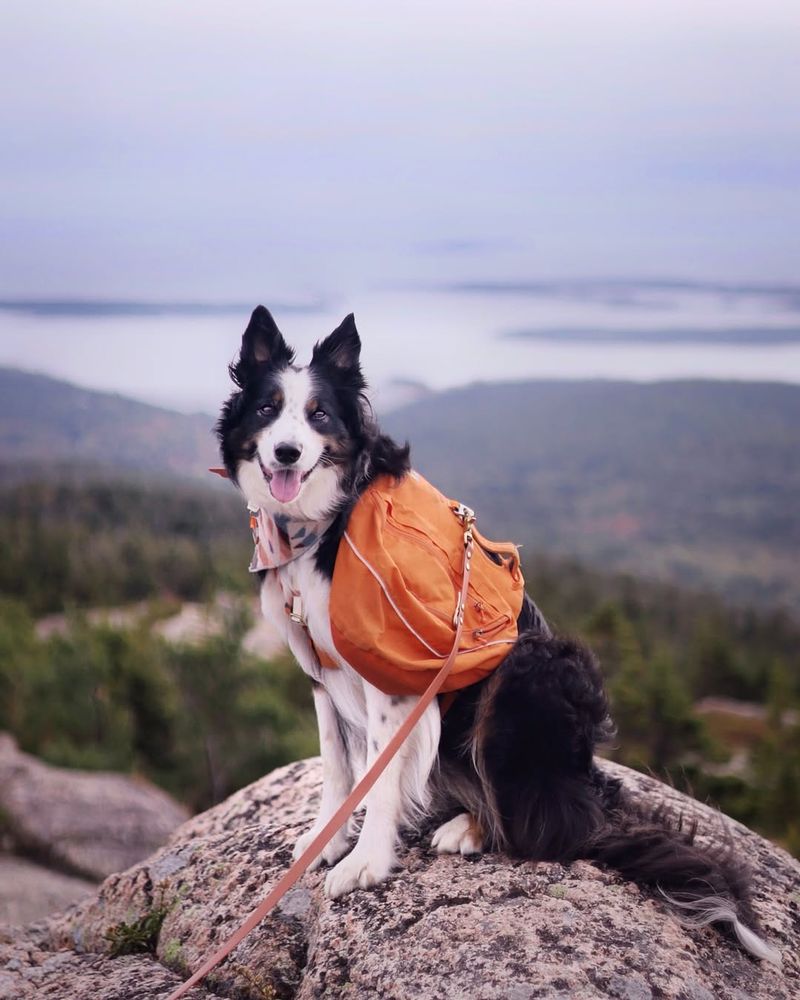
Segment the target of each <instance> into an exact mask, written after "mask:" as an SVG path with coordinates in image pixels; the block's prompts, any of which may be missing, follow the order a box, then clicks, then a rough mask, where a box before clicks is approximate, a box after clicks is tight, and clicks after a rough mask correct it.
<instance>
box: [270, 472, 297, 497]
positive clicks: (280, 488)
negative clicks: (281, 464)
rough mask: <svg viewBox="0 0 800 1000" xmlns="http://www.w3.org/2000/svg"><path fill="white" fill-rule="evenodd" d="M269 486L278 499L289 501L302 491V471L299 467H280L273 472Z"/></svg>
mask: <svg viewBox="0 0 800 1000" xmlns="http://www.w3.org/2000/svg"><path fill="white" fill-rule="evenodd" d="M269 488H270V492H271V493H272V495H273V496H274V497H275V499H276V500H280V502H281V503H288V502H289V501H290V500H294V498H295V497H296V496H297V494H298V493H299V492H300V473H299V472H298V471H297V469H278V470H277V471H276V472H273V473H272V479H270V481H269Z"/></svg>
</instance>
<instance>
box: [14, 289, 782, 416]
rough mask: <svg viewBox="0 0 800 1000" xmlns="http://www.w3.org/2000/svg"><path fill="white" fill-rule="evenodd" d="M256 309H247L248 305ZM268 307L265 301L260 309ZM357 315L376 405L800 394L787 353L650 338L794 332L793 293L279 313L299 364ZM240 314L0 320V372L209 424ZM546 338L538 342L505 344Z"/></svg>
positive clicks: (473, 292)
mask: <svg viewBox="0 0 800 1000" xmlns="http://www.w3.org/2000/svg"><path fill="white" fill-rule="evenodd" d="M254 304H255V303H254ZM265 304H266V305H269V304H270V303H269V302H267V303H265ZM351 309H352V310H354V311H355V313H356V320H357V323H358V327H359V330H360V332H361V336H362V340H363V342H364V364H365V368H366V371H367V373H368V375H369V377H370V380H371V382H372V384H373V386H375V387H376V390H377V395H378V400H379V402H380V400H381V398H382V399H383V400H384V403H385V405H388V404H389V403H391V402H394V401H395V400H396V398H397V396H396V393H395V391H394V390H392V389H391V388H390V383H392V382H393V381H394V380H397V379H411V380H416V381H420V382H424V383H425V384H426V385H428V386H431V387H432V388H436V389H439V388H446V387H451V386H455V385H460V384H464V383H467V382H471V381H475V380H479V379H483V380H502V379H520V378H535V377H538V378H595V377H602V378H615V379H633V380H643V381H650V380H656V379H665V378H720V379H757V380H778V381H784V382H793V383H800V333H798V336H797V338H794V342H793V343H792V342H790V343H783V344H775V343H772V344H770V343H764V344H760V343H752V344H750V343H745V344H739V343H736V344H727V343H708V342H703V341H702V340H698V341H697V342H691V343H685V342H681V343H669V342H666V343H665V342H657V343H650V342H648V341H647V339H646V338H647V335H648V332H649V331H654V332H655V331H659V330H665V329H668V330H684V331H692V333H693V336H695V337H700V336H701V335H702V331H716V330H721V329H731V328H743V329H746V330H774V329H780V330H784V331H788V332H789V334H790V339H792V336H793V335H792V333H791V331H799V330H800V309H799V307H798V301H797V296H796V294H795V293H793V292H791V293H786V294H782V293H781V294H779V293H777V292H776V293H770V294H765V293H763V292H753V293H748V292H747V291H746V290H745V291H741V292H737V293H736V294H731V293H729V292H721V291H720V290H719V289H709V288H696V289H691V288H690V289H686V288H683V289H680V288H678V289H675V288H668V287H658V286H647V285H642V286H636V285H633V286H626V287H625V288H624V289H619V288H610V289H609V288H598V287H597V286H587V287H580V286H578V287H576V286H570V287H569V288H566V289H564V288H562V289H558V288H547V287H545V288H539V289H517V290H512V289H505V290H498V289H464V288H461V289H456V290H450V291H447V290H438V291H419V290H397V291H381V292H375V291H373V292H370V293H367V294H363V295H359V296H358V298H357V300H354V301H343V302H341V303H340V304H339V305H337V306H330V305H326V306H322V307H313V308H310V309H309V310H307V311H294V310H291V311H290V310H285V311H283V312H281V311H280V310H279V309H277V308H276V310H275V312H276V318H277V319H278V322H279V324H280V325H281V327H282V329H283V330H284V332H285V335H286V337H287V339H288V340H289V342H290V343H292V344H293V345H294V346H295V347H296V348H297V350H298V356H299V358H300V360H304V359H306V358H307V357H308V355H309V354H310V350H311V347H312V345H313V343H314V341H315V340H317V339H319V338H320V337H321V336H324V335H325V334H326V333H328V332H329V331H330V330H331V329H332V328H333V327H334V326H335V325H336V324H337V323H338V322H339V320H340V319H341V318H342V316H343V315H344V314H345V313H346V312H348V311H350V310H351ZM246 320H247V311H246V310H244V309H243V310H242V311H241V312H240V311H238V310H234V311H231V312H225V311H221V312H215V313H213V314H206V315H203V314H197V315H185V314H183V315H181V314H165V315H152V316H141V315H125V314H122V315H119V314H114V315H102V314H101V315H76V314H75V313H74V312H68V313H66V314H58V312H56V313H55V314H48V315H40V314H36V313H33V312H31V311H26V310H22V309H20V310H2V311H0V364H7V365H14V366H18V367H24V368H27V369H32V370H37V371H42V372H46V373H49V374H52V375H55V376H57V377H60V378H66V379H69V380H70V381H74V382H77V383H79V384H81V385H85V386H88V387H94V388H102V389H108V390H113V391H117V392H120V393H124V394H126V395H130V396H134V397H137V398H140V399H145V400H147V401H150V402H155V403H159V404H162V405H166V406H169V407H172V408H176V409H182V410H205V411H210V412H214V411H216V409H217V408H218V405H219V402H220V400H221V399H222V398H224V397H225V396H226V395H227V393H228V391H229V383H228V379H227V373H226V365H227V363H228V362H229V361H230V360H231V358H232V357H233V355H234V354H235V352H236V350H237V347H238V343H239V338H240V336H241V332H242V330H243V328H244V326H245V324H246ZM576 329H577V330H592V329H599V330H604V331H608V330H620V331H636V336H637V338H639V339H637V340H635V341H634V342H611V343H608V342H604V343H583V342H575V341H573V340H563V339H562V340H559V339H558V336H557V334H554V333H552V331H554V330H567V331H570V330H576ZM519 331H526V332H530V331H534V332H535V331H540V332H541V333H543V334H545V333H546V334H547V338H546V339H539V338H538V337H536V338H534V339H528V338H526V339H519V338H518V337H508V336H506V335H507V334H508V333H514V332H519Z"/></svg>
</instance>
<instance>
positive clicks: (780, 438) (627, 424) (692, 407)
mask: <svg viewBox="0 0 800 1000" xmlns="http://www.w3.org/2000/svg"><path fill="white" fill-rule="evenodd" d="M213 422H214V418H213V417H212V416H210V415H208V416H206V415H194V416H186V415H183V414H178V413H173V412H171V411H169V410H164V409H160V408H158V407H155V406H149V405H146V404H144V403H139V402H135V401H133V400H129V399H125V398H123V397H121V396H116V395H111V394H108V393H101V392H93V391H90V390H86V389H80V388H77V387H75V386H72V385H68V384H66V383H64V382H59V381H57V380H55V379H51V378H47V377H45V376H42V375H33V374H29V373H26V372H19V371H15V370H12V369H7V368H0V466H1V468H0V478H2V481H3V482H4V483H5V484H6V485H8V484H9V483H10V482H12V481H14V480H17V481H20V480H26V479H30V478H31V477H32V476H35V477H36V478H41V477H42V474H43V471H48V472H49V474H50V476H51V478H58V479H60V480H63V479H64V471H65V469H69V468H70V467H71V468H72V469H73V472H74V469H75V468H76V467H78V468H79V469H80V470H81V472H80V475H79V476H77V477H76V476H75V475H73V476H72V478H73V480H74V479H76V478H77V479H78V480H84V479H86V478H87V477H88V474H87V475H85V474H84V471H83V470H90V471H91V477H88V478H91V479H92V480H93V481H97V480H102V478H103V477H104V476H105V475H107V472H111V473H113V476H114V478H115V479H119V476H120V473H123V474H127V475H128V477H129V478H130V477H133V478H138V477H140V476H141V474H142V473H145V474H147V475H148V477H150V476H159V475H163V474H165V473H167V474H173V475H174V474H177V475H180V476H182V477H187V476H188V477H191V478H194V479H199V480H200V481H202V482H205V483H206V484H207V485H209V486H212V485H214V482H212V480H213V477H210V476H209V475H208V473H207V472H206V469H207V467H208V466H209V465H214V464H216V462H217V461H218V457H217V449H216V442H215V440H214V438H213V435H212V433H211V428H212V426H213ZM383 423H384V426H385V427H386V429H387V430H388V431H390V432H391V433H392V434H394V435H395V436H397V437H399V438H408V439H409V440H410V441H411V443H412V457H413V460H414V463H415V465H416V467H417V468H419V469H420V470H421V471H422V472H423V473H425V474H426V475H428V476H429V477H430V478H431V479H432V480H433V481H434V482H435V483H436V484H437V485H438V486H440V488H442V489H444V490H445V491H447V492H448V493H450V494H451V495H453V496H457V497H458V498H459V499H463V500H464V501H466V502H468V503H470V504H471V505H472V506H474V507H476V508H477V510H478V511H479V513H480V517H481V522H480V523H481V526H482V527H483V528H484V530H486V531H487V532H493V533H495V534H496V535H497V536H508V537H511V538H514V539H515V540H516V541H518V542H522V543H524V544H525V545H527V546H528V547H529V548H530V549H533V550H536V551H542V552H549V553H552V554H562V555H569V556H573V557H577V558H579V559H581V560H584V561H586V562H588V563H591V564H594V565H597V566H600V567H603V568H608V569H614V570H618V569H620V570H627V571H631V572H634V573H637V574H640V575H641V574H644V575H647V576H652V577H655V578H661V579H665V580H674V581H677V582H680V583H683V584H689V585H690V586H693V587H700V588H708V587H711V588H713V589H715V590H717V591H718V592H721V593H723V594H725V595H726V596H727V597H728V598H731V599H733V600H736V601H741V602H750V601H757V602H759V603H761V604H765V605H775V604H783V605H786V606H788V607H789V608H790V609H793V611H794V612H795V613H796V609H797V608H798V607H800V571H798V569H797V564H798V559H797V554H798V552H800V516H798V511H800V461H798V456H800V387H798V386H790V385H782V384H762V383H739V382H714V381H682V382H661V383H655V384H647V385H640V384H635V383H630V382H602V381H593V382H592V381H587V382H553V381H541V382H525V383H508V384H486V385H484V384H479V385H472V386H468V387H466V388H463V389H458V390H453V391H451V392H445V393H438V394H431V395H424V394H423V395H421V398H417V399H416V400H415V401H413V402H412V403H410V404H409V405H407V406H404V407H403V408H401V409H398V410H394V411H392V412H391V413H389V414H388V415H387V416H386V417H385V418H384V420H383ZM67 478H70V477H67ZM219 485H220V486H224V485H225V484H219ZM228 490H230V487H228ZM230 492H231V495H232V494H233V491H230Z"/></svg>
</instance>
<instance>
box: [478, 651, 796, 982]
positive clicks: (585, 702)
mask: <svg viewBox="0 0 800 1000" xmlns="http://www.w3.org/2000/svg"><path fill="white" fill-rule="evenodd" d="M612 733H613V727H612V725H611V720H610V717H609V711H608V702H607V698H606V695H605V692H604V689H603V683H602V679H601V676H600V671H599V669H598V666H597V662H596V660H595V658H594V656H593V655H592V654H591V652H590V651H589V650H588V649H586V648H585V647H583V646H581V645H580V644H579V643H576V642H573V641H571V640H567V639H560V638H548V637H545V636H542V635H541V634H540V633H528V634H523V635H522V636H521V637H520V639H519V640H518V642H517V644H516V646H515V647H514V649H513V650H512V652H511V653H510V654H509V656H508V657H507V658H506V660H505V661H504V663H503V664H502V665H501V666H500V667H499V668H498V669H497V670H496V671H495V673H494V675H493V676H492V677H491V679H490V681H489V682H488V684H487V685H486V687H485V689H484V691H483V692H482V695H481V698H480V702H479V704H478V706H477V711H476V716H475V724H474V728H473V739H472V750H473V761H474V764H475V767H476V770H477V772H478V775H479V777H480V780H481V784H482V786H483V795H484V798H485V800H486V803H487V809H486V812H485V815H484V816H483V817H482V821H483V823H484V825H485V826H488V829H487V830H486V833H487V836H488V839H489V841H490V842H491V843H492V844H493V846H495V847H498V848H502V849H504V850H506V851H508V852H510V853H512V854H514V855H516V856H518V857H525V858H531V859H537V860H558V861H565V862H568V861H571V860H574V859H576V858H586V859H589V860H592V861H596V862H598V863H600V864H603V865H607V866H608V867H609V868H613V869H615V870H616V871H618V872H620V874H622V875H623V876H624V877H625V878H628V879H630V880H632V881H634V882H637V883H639V884H644V885H650V886H653V887H655V888H657V889H658V891H659V892H660V893H661V895H662V896H663V898H664V899H665V901H666V902H667V903H668V904H669V905H670V906H671V907H672V908H673V909H674V911H675V913H676V915H677V916H678V918H679V919H680V920H681V921H682V922H684V923H687V924H691V925H694V926H703V925H705V924H711V923H713V924H727V925H729V927H730V928H731V929H732V930H733V931H734V933H735V934H736V936H737V938H738V939H739V942H740V943H741V944H742V946H743V947H744V948H745V949H747V951H749V952H750V953H751V954H752V955H754V956H755V957H757V958H760V959H766V960H768V961H772V962H777V961H779V960H780V959H779V956H778V954H777V953H776V952H775V951H774V950H773V949H772V948H770V947H769V946H768V945H767V944H766V943H765V942H764V941H763V940H762V939H761V938H760V937H759V936H758V934H757V933H756V931H755V930H752V929H751V928H752V927H757V921H756V919H755V915H754V913H753V910H752V907H751V905H750V896H749V879H748V876H747V873H746V871H745V869H744V868H743V866H742V865H741V864H740V863H739V862H738V861H737V859H736V858H735V856H734V854H733V851H732V850H731V848H730V847H726V848H720V849H718V850H715V849H712V848H706V847H700V846H699V845H697V844H696V843H695V831H694V828H693V827H689V828H687V827H685V826H684V825H683V824H682V823H681V822H680V821H676V822H670V820H669V819H668V818H667V817H666V816H664V815H661V814H658V813H653V814H650V815H648V814H646V813H644V812H643V811H642V810H641V809H640V808H639V807H638V806H636V805H635V804H634V803H632V802H631V801H630V800H629V799H628V797H627V796H626V795H625V793H624V790H623V789H622V786H621V783H620V782H619V781H618V780H617V779H615V778H613V777H610V776H608V775H607V774H605V773H604V772H602V771H601V770H599V769H598V768H597V767H596V766H595V764H594V757H593V755H594V749H595V746H596V745H597V743H598V742H602V741H604V740H606V739H608V738H609V736H610V735H611V734H612Z"/></svg>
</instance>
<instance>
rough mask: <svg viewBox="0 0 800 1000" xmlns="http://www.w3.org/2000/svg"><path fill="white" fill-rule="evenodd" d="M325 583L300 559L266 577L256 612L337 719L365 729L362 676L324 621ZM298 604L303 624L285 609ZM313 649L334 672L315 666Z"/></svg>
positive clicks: (327, 596) (327, 618)
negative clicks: (318, 687) (325, 697)
mask: <svg viewBox="0 0 800 1000" xmlns="http://www.w3.org/2000/svg"><path fill="white" fill-rule="evenodd" d="M330 592H331V585H330V581H329V580H327V579H326V578H325V577H324V576H322V575H321V574H320V573H319V572H317V570H316V567H315V566H314V560H313V557H312V556H304V557H301V558H300V559H295V560H294V561H293V562H290V563H287V564H286V566H282V567H281V568H280V569H278V570H276V571H274V572H272V573H268V574H267V576H266V577H265V578H264V583H263V585H262V588H261V609H262V611H263V614H264V616H265V618H267V619H268V620H269V621H271V622H272V623H273V624H274V625H275V627H276V628H277V629H278V631H279V632H280V634H281V635H282V636H283V637H284V638H285V640H286V643H287V645H288V646H289V649H290V650H291V652H292V655H293V656H294V657H295V659H296V660H297V662H298V663H299V664H300V666H301V667H302V669H303V671H304V672H305V673H306V674H308V676H309V677H311V678H312V679H313V680H314V681H316V682H317V683H318V684H322V685H323V686H324V687H325V689H326V690H327V691H328V693H329V694H330V696H331V699H332V700H333V702H334V704H335V706H336V709H337V711H338V712H339V714H340V715H341V716H342V717H343V718H345V719H346V720H347V721H348V722H349V723H350V725H351V726H354V727H355V728H356V729H363V728H365V726H366V716H365V705H364V691H363V684H364V682H363V681H362V679H361V677H360V676H359V675H358V673H357V672H356V671H355V670H354V669H353V668H352V667H351V666H349V664H347V663H345V662H344V661H343V660H342V658H341V657H340V656H339V655H338V653H337V652H336V647H335V646H334V644H333V637H332V634H331V623H330V616H329V600H330ZM295 597H296V598H298V599H299V610H300V613H301V615H302V618H303V624H298V623H296V622H294V621H292V619H291V618H290V616H289V614H288V611H287V606H288V608H289V609H291V607H292V601H293V598H295ZM316 650H321V651H323V652H325V653H327V654H328V656H329V657H330V658H331V659H332V660H334V662H337V663H339V664H340V666H339V668H338V669H334V668H330V667H320V665H319V661H318V659H317V655H316Z"/></svg>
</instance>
